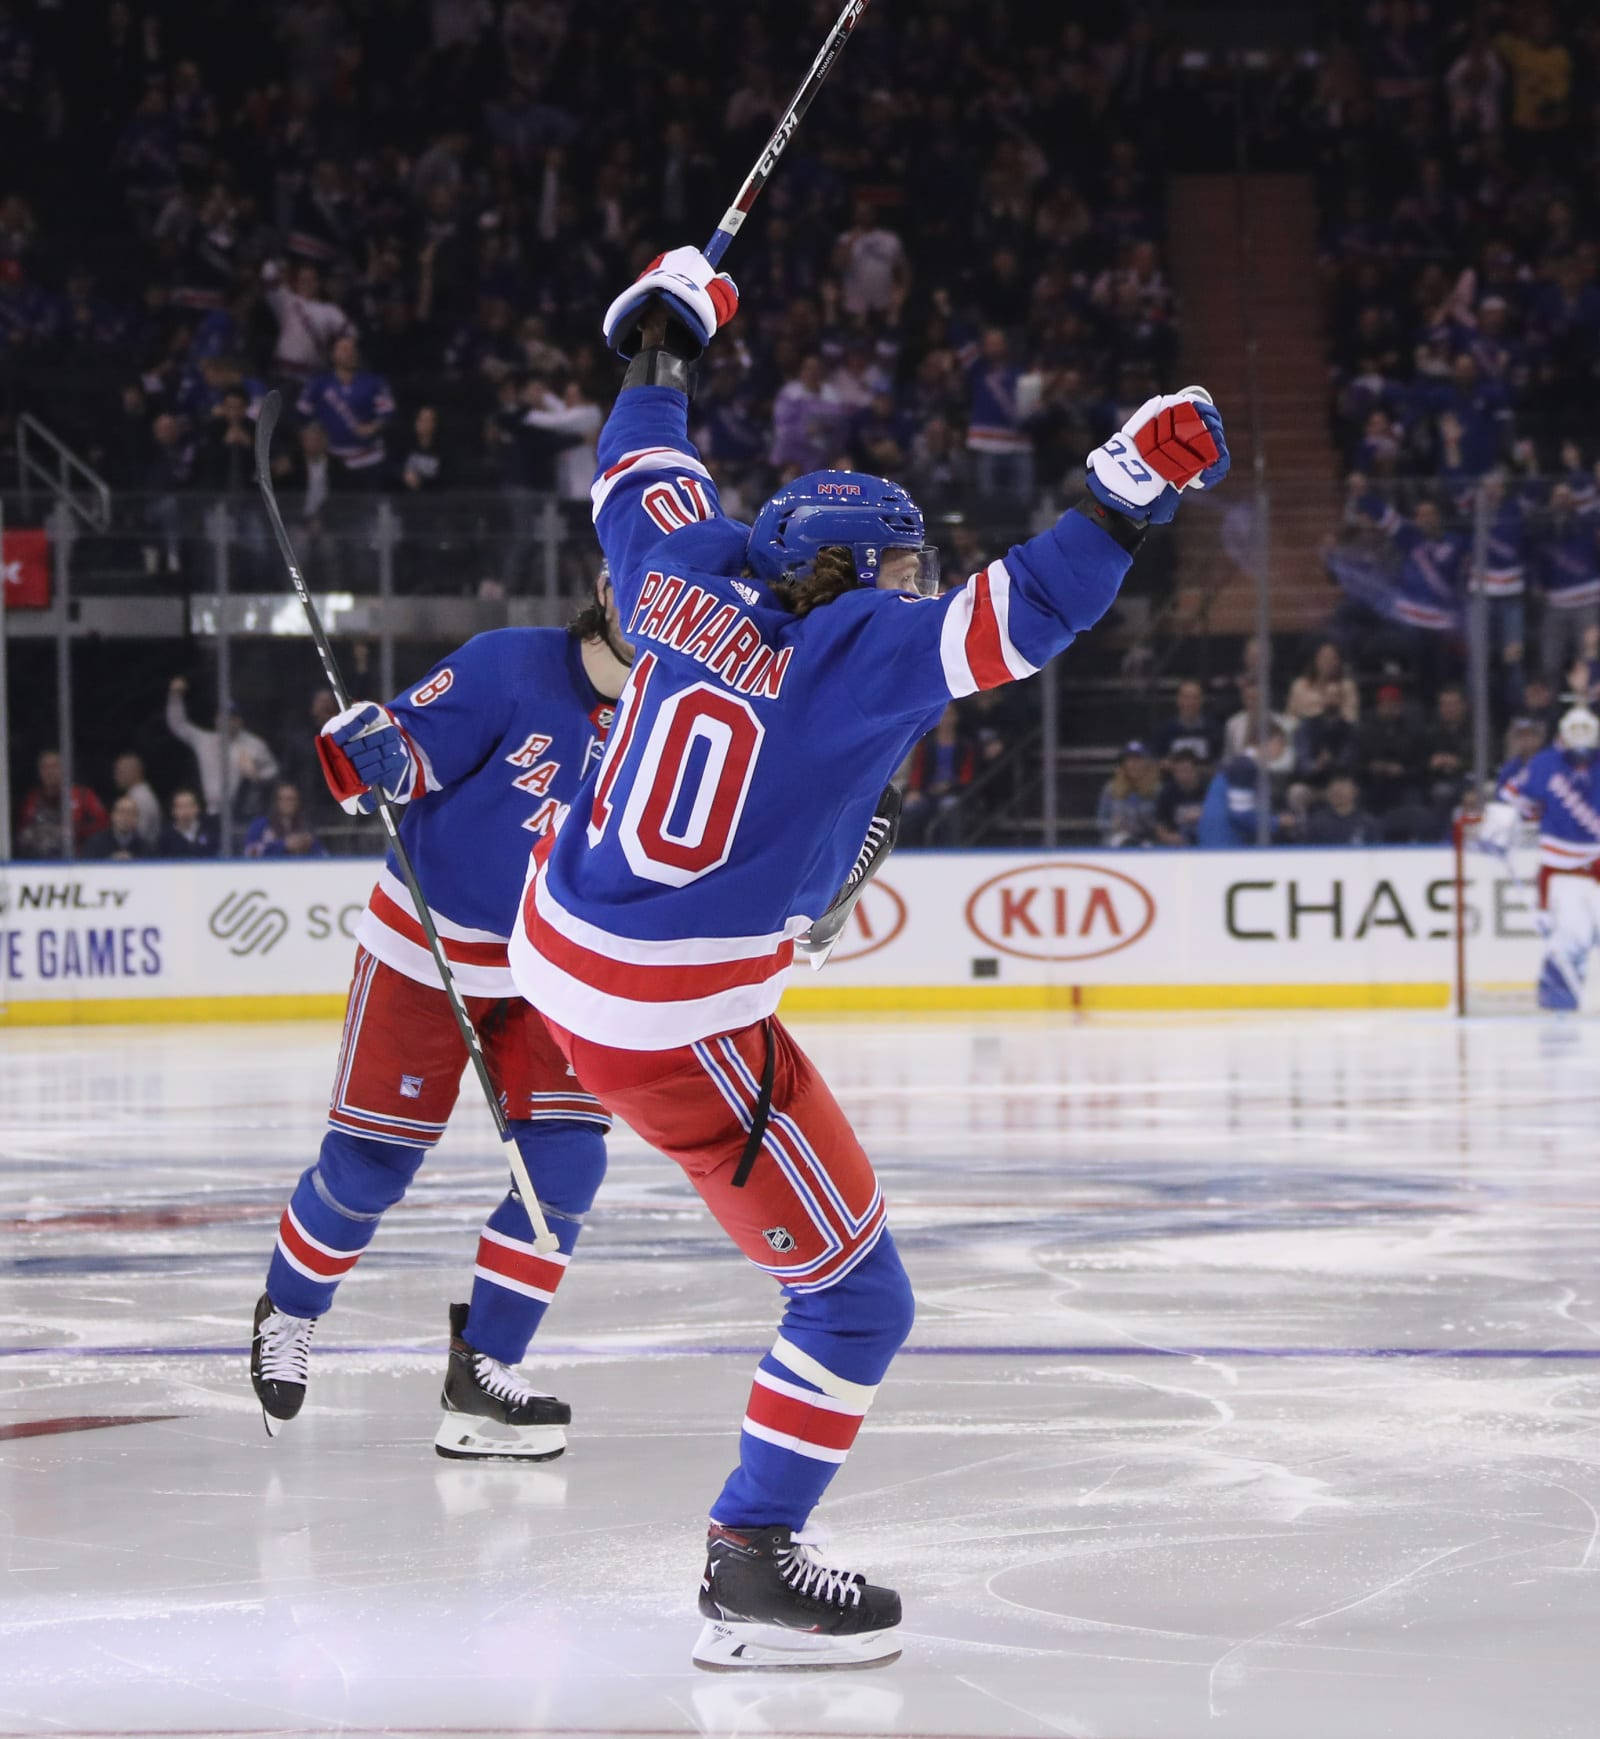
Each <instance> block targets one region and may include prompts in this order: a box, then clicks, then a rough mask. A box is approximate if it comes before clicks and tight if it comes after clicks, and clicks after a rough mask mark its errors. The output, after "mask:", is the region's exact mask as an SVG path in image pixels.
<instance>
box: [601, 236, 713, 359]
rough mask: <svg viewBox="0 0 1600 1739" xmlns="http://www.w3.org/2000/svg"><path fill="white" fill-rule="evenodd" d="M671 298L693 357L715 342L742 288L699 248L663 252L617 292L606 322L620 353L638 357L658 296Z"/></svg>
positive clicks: (676, 332) (676, 327)
mask: <svg viewBox="0 0 1600 1739" xmlns="http://www.w3.org/2000/svg"><path fill="white" fill-rule="evenodd" d="M656 300H660V301H661V302H663V303H665V305H666V307H667V310H668V312H669V313H670V314H671V315H672V319H673V336H674V337H675V338H677V339H678V340H679V341H680V344H679V346H678V347H679V348H681V349H682V352H683V354H684V355H685V356H687V357H689V358H690V359H692V358H694V357H696V356H698V355H699V354H700V352H701V351H702V350H704V349H705V347H706V346H707V345H708V344H709V343H710V342H711V335H712V334H713V333H714V332H715V331H716V330H717V328H718V327H719V326H726V325H727V324H728V322H729V321H730V320H731V319H732V318H733V316H734V314H735V312H736V311H737V310H738V307H739V291H738V289H737V287H736V286H735V284H734V281H733V279H732V278H730V277H729V276H728V274H727V273H726V272H719V271H718V270H717V269H716V267H715V266H713V265H712V264H711V262H710V260H708V259H707V258H706V257H705V255H704V254H703V253H701V252H700V250H699V248H673V249H672V251H671V252H670V253H665V254H657V255H656V257H655V258H654V259H653V260H652V261H651V262H650V264H649V265H648V266H646V267H645V269H644V270H643V271H642V272H641V273H640V274H639V276H638V277H637V278H636V279H635V280H634V281H633V282H632V283H631V284H630V285H629V286H628V287H627V289H626V290H624V291H623V292H622V294H621V295H620V296H618V297H617V299H616V301H614V302H613V303H612V304H611V306H610V307H609V308H607V309H606V317H605V319H604V320H603V321H602V322H601V330H602V331H603V332H604V333H605V335H606V343H607V344H608V345H610V347H611V348H612V349H613V350H614V351H616V353H617V355H618V356H636V355H637V354H638V351H639V327H640V324H641V322H642V321H643V319H644V313H645V309H646V308H647V307H648V306H649V304H650V303H651V302H653V301H656Z"/></svg>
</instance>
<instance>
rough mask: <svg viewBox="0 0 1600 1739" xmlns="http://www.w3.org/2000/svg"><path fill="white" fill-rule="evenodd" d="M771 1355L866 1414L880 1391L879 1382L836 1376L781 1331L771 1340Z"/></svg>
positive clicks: (826, 1391) (827, 1392) (849, 1405)
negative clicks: (852, 1380) (858, 1381)
mask: <svg viewBox="0 0 1600 1739" xmlns="http://www.w3.org/2000/svg"><path fill="white" fill-rule="evenodd" d="M772 1356H773V1357H774V1358H775V1359H776V1360H777V1361H778V1363H779V1364H780V1365H783V1366H785V1367H786V1368H787V1369H788V1370H791V1371H793V1372H794V1374H795V1375H796V1376H797V1377H804V1378H805V1380H806V1381H807V1382H808V1383H815V1384H816V1385H817V1387H818V1388H819V1389H821V1390H822V1392H823V1393H824V1394H825V1395H831V1396H833V1398H834V1399H835V1400H836V1401H843V1402H844V1403H845V1404H846V1406H847V1407H848V1408H849V1409H850V1410H852V1411H856V1412H861V1413H865V1412H866V1410H867V1409H868V1408H869V1407H870V1406H871V1405H872V1401H873V1397H874V1396H875V1395H876V1394H877V1392H878V1385H877V1384H876V1383H852V1382H848V1381H847V1380H846V1379H845V1378H843V1377H836V1376H835V1375H834V1374H833V1372H832V1371H830V1370H829V1369H828V1367H827V1366H826V1365H825V1364H823V1363H822V1362H821V1360H819V1359H814V1358H812V1356H811V1354H810V1353H808V1352H806V1351H805V1349H804V1348H803V1347H797V1346H796V1345H795V1344H794V1342H793V1341H791V1340H785V1339H784V1338H783V1336H782V1335H781V1334H780V1335H779V1336H778V1338H777V1339H776V1340H775V1341H773V1343H772ZM758 1374H759V1373H758Z"/></svg>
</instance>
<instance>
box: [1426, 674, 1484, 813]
mask: <svg viewBox="0 0 1600 1739" xmlns="http://www.w3.org/2000/svg"><path fill="white" fill-rule="evenodd" d="M1422 752H1423V757H1424V759H1423V774H1424V778H1425V780H1426V798H1427V803H1428V806H1429V808H1430V809H1431V810H1432V812H1433V831H1434V832H1435V834H1436V835H1437V836H1438V837H1439V838H1441V839H1442V838H1443V837H1444V834H1445V832H1446V830H1447V829H1448V827H1449V824H1450V817H1451V816H1452V815H1453V814H1454V813H1455V810H1456V806H1457V805H1458V804H1459V803H1460V801H1461V799H1462V796H1463V795H1464V794H1465V791H1466V786H1467V775H1468V773H1469V771H1470V769H1471V767H1472V720H1471V717H1470V715H1469V714H1468V711H1467V697H1466V695H1465V694H1464V693H1463V692H1462V691H1461V690H1460V689H1459V688H1457V687H1455V686H1453V685H1452V686H1451V687H1448V688H1442V689H1440V690H1439V694H1438V698H1437V699H1436V700H1435V702H1434V716H1433V719H1432V721H1431V723H1430V724H1429V726H1428V730H1427V733H1426V735H1425V736H1424V738H1423V744H1422Z"/></svg>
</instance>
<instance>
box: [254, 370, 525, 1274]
mask: <svg viewBox="0 0 1600 1739" xmlns="http://www.w3.org/2000/svg"><path fill="white" fill-rule="evenodd" d="M282 410H283V396H282V394H281V393H279V392H277V391H276V390H274V391H272V392H269V393H268V394H267V396H266V397H265V398H264V399H263V400H262V401H261V414H260V416H259V417H258V418H257V420H256V486H257V487H258V488H259V489H260V491H261V500H262V504H263V505H264V506H265V508H266V510H267V518H268V519H269V520H270V521H271V522H272V535H273V536H274V537H275V538H276V539H277V541H278V553H279V555H281V556H282V557H283V565H284V566H285V567H286V568H287V569H288V570H289V580H290V583H291V584H292V585H293V586H294V590H295V596H296V597H297V598H299V600H300V608H301V609H302V610H304V611H305V613H306V621H307V622H308V623H309V624H310V627H311V638H312V639H313V640H314V641H315V642H316V646H317V657H318V658H320V659H321V660H322V674H323V675H324V676H325V677H327V679H328V687H329V688H331V689H332V690H333V693H334V698H335V699H336V700H337V701H338V702H339V710H340V711H341V712H343V711H344V709H345V708H346V707H348V706H349V704H350V694H349V690H347V689H346V688H345V685H344V678H343V676H341V675H340V674H339V662H338V660H337V659H336V658H335V657H334V655H333V647H332V645H331V644H330V642H329V640H328V636H327V633H326V631H325V630H324V628H323V626H322V618H321V616H320V615H318V613H317V606H316V601H315V600H314V599H313V598H312V596H311V593H310V591H309V589H308V588H307V586H306V582H305V577H304V576H303V575H302V574H301V572H300V564H299V563H298V562H297V561H296V560H295V555H294V546H293V544H291V543H290V542H289V533H288V530H287V528H286V527H285V526H284V523H283V514H282V512H281V511H280V510H279V508H278V495H277V491H276V490H275V489H274V488H273V486H272V435H273V431H274V430H275V429H276V428H277V426H278V417H279V415H280V414H281V413H282ZM373 795H374V796H375V797H376V798H377V799H378V813H379V815H381V816H382V817H383V825H384V830H385V832H387V834H388V835H389V849H390V851H392V852H393V853H394V861H395V862H396V863H397V864H398V865H399V866H400V876H401V879H402V880H403V881H404V882H405V884H406V890H407V892H408V893H409V894H410V895H411V903H412V905H413V906H415V907H416V912H417V922H418V923H419V924H420V925H421V926H422V933H423V935H424V936H425V937H426V938H427V940H428V949H429V952H430V953H431V954H432V955H433V963H434V965H435V966H436V967H437V968H438V969H439V981H440V983H441V984H443V986H444V993H445V995H446V996H447V997H448V998H449V999H450V1012H451V1013H452V1014H453V1015H454V1016H455V1019H456V1027H457V1029H458V1031H459V1032H460V1034H461V1039H462V1043H463V1044H465V1045H466V1047H467V1056H468V1058H469V1059H470V1060H471V1063H472V1070H473V1073H474V1074H475V1075H476V1076H477V1077H478V1085H479V1086H480V1087H481V1088H482V1089H483V1096H484V1098H485V1099H487V1100H488V1101H489V1110H490V1112H491V1114H492V1115H493V1117H494V1127H495V1132H496V1134H498V1135H499V1137H500V1139H501V1140H502V1141H503V1142H505V1143H506V1144H507V1147H508V1149H509V1158H510V1162H511V1177H512V1181H513V1182H514V1183H515V1184H516V1186H517V1192H518V1194H519V1195H520V1196H521V1197H522V1205H523V1207H524V1208H525V1209H526V1210H527V1214H528V1220H529V1222H530V1224H531V1225H532V1227H533V1247H534V1249H535V1250H539V1251H549V1250H554V1249H556V1248H558V1246H557V1244H556V1240H555V1236H554V1234H553V1233H552V1232H551V1230H550V1227H549V1225H548V1224H547V1223H546V1221H545V1217H544V1212H543V1210H542V1209H541V1208H540V1206H539V1198H538V1196H537V1195H536V1194H535V1193H534V1188H533V1179H532V1178H530V1177H529V1176H528V1168H527V1166H526V1165H525V1164H524V1162H523V1158H522V1155H521V1153H520V1152H519V1151H518V1149H517V1144H516V1143H515V1142H514V1141H513V1140H512V1139H511V1125H510V1124H509V1123H508V1122H507V1121H506V1114H505V1108H504V1107H503V1106H502V1105H501V1103H500V1096H499V1094H497V1093H496V1092H495V1090H494V1082H493V1081H491V1080H490V1079H489V1065H488V1064H487V1063H486V1062H485V1061H484V1057H483V1046H482V1045H481V1044H480V1043H479V1040H478V1032H477V1028H476V1027H474V1026H473V1024H472V1019H471V1017H470V1016H469V1015H468V1013H467V1005H466V1003H465V1002H463V1001H462V999H461V991H460V989H459V988H458V986H457V984H456V981H455V975H454V974H453V973H452V972H451V970H450V963H449V961H447V960H446V959H445V957H444V948H443V946H442V945H441V943H440V941H439V932H438V931H437V930H436V929H435V928H434V923H433V914H432V913H431V912H430V911H429V910H428V902H427V901H426V900H425V899H424V898H423V896H422V888H421V886H420V884H419V883H418V881H417V872H416V871H415V870H414V869H413V868H412V867H411V855H410V853H409V852H408V851H407V850H406V848H405V846H404V844H403V843H402V842H401V839H400V823H399V821H398V819H397V818H396V816H395V812H394V807H393V805H392V804H391V803H390V802H389V799H388V798H387V797H385V796H384V794H383V792H382V791H375V792H374V793H373Z"/></svg>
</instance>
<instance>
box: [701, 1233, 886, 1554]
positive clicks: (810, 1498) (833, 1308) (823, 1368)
mask: <svg viewBox="0 0 1600 1739" xmlns="http://www.w3.org/2000/svg"><path fill="white" fill-rule="evenodd" d="M912 1312H913V1305H912V1298H911V1283H910V1281H908V1280H907V1279H906V1273H905V1269H904V1268H903V1267H902V1266H901V1264H900V1256H899V1252H898V1251H897V1250H896V1249H895V1246H894V1240H893V1239H892V1238H891V1237H890V1236H889V1234H888V1233H887V1232H885V1233H884V1234H883V1235H882V1237H881V1238H880V1239H879V1241H878V1243H877V1244H876V1245H875V1246H874V1248H873V1251H872V1253H871V1255H870V1256H869V1257H868V1258H867V1259H866V1261H864V1262H863V1263H861V1264H860V1266H859V1267H857V1268H856V1269H855V1270H854V1271H853V1272H852V1273H850V1274H849V1275H847V1276H846V1277H845V1278H844V1279H843V1280H841V1281H840V1282H839V1283H838V1285H836V1286H831V1287H828V1288H826V1289H825V1290H824V1291H821V1292H812V1293H800V1294H791V1295H790V1296H789V1303H788V1308H787V1309H786V1310H785V1312H784V1318H783V1324H782V1327H781V1329H780V1330H779V1333H778V1338H777V1340H776V1341H775V1342H774V1343H773V1347H772V1350H771V1352H769V1353H768V1354H766V1356H765V1357H764V1358H763V1359H762V1361H761V1363H760V1365H759V1366H758V1367H757V1368H756V1377H755V1382H754V1383H753V1384H752V1385H751V1389H750V1400H749V1404H748V1406H747V1407H746V1410H745V1416H744V1424H743V1428H742V1429H741V1431H740V1434H739V1465H738V1467H736V1468H735V1469H734V1471H733V1472H732V1473H731V1474H730V1475H729V1476H728V1482H727V1484H726V1485H724V1486H723V1488H722V1492H721V1495H720V1496H719V1497H718V1498H717V1501H716V1502H715V1503H714V1504H713V1505H712V1506H711V1516H712V1519H713V1520H714V1521H717V1522H721V1523H722V1524H723V1525H724V1526H726V1527H750V1528H756V1527H773V1526H778V1525H783V1526H787V1527H791V1528H801V1527H804V1526H805V1523H806V1519H807V1517H809V1516H810V1514H811V1511H812V1510H813V1509H814V1508H815V1506H816V1504H817V1502H818V1500H819V1499H820V1498H821V1496H822V1494H823V1492H824V1491H826V1490H827V1487H828V1483H829V1481H831V1480H832V1478H833V1476H834V1474H836V1473H837V1472H838V1471H839V1468H840V1467H841V1465H842V1464H843V1462H844V1459H845V1456H846V1455H847V1454H848V1453H849V1451H850V1446H851V1445H852V1444H853V1443H854V1442H855V1439H856V1433H857V1432H858V1431H859V1430H860V1429H861V1422H862V1420H863V1419H864V1418H865V1417H866V1414H867V1409H868V1408H869V1407H870V1406H871V1405H872V1401H873V1397H874V1396H875V1395H876V1394H877V1390H878V1384H879V1382H880V1381H881V1380H882V1377H883V1374H884V1372H885V1371H887V1370H888V1368H889V1363H890V1361H891V1360H892V1359H893V1357H894V1355H895V1353H896V1352H898V1351H899V1349H900V1346H901V1344H902V1342H903V1341H904V1340H905V1337H906V1335H907V1334H908V1333H909V1332H910V1330H911V1319H912Z"/></svg>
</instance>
